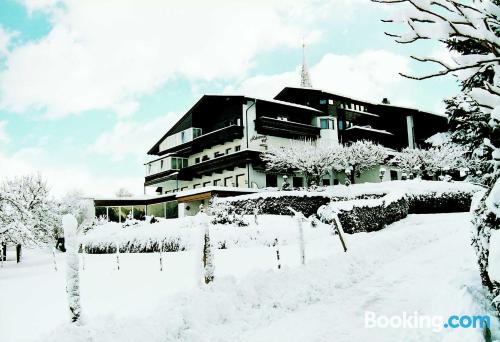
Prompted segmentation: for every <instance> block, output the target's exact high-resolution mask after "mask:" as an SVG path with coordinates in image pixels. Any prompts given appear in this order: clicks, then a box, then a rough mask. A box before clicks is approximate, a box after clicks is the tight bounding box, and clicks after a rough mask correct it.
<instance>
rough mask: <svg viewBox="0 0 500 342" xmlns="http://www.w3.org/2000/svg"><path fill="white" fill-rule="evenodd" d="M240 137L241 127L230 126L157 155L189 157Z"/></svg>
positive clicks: (161, 151)
mask: <svg viewBox="0 0 500 342" xmlns="http://www.w3.org/2000/svg"><path fill="white" fill-rule="evenodd" d="M242 137H243V126H238V125H231V126H227V127H223V128H220V129H218V130H215V131H211V132H207V133H205V134H202V135H199V136H197V137H196V138H193V139H192V140H191V141H188V142H185V143H183V144H180V145H176V146H174V147H171V148H169V149H167V150H161V149H160V153H159V154H167V153H175V154H177V155H182V156H189V155H191V154H193V153H196V152H201V151H203V150H204V149H207V148H210V147H212V146H215V145H219V144H224V143H226V142H228V141H233V140H234V139H241V138H242Z"/></svg>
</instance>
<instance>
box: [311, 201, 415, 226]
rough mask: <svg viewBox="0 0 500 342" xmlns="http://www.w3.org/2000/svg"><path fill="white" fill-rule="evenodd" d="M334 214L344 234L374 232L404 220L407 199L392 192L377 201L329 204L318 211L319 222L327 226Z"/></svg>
mask: <svg viewBox="0 0 500 342" xmlns="http://www.w3.org/2000/svg"><path fill="white" fill-rule="evenodd" d="M336 214H337V215H338V217H339V220H340V223H341V224H342V228H343V229H344V231H345V232H346V233H350V234H352V233H359V232H371V231H376V230H380V229H382V228H384V227H385V226H386V225H388V224H390V223H393V222H396V221H399V220H401V219H403V218H405V217H406V216H407V215H408V199H407V198H406V196H405V194H404V193H402V192H393V193H390V194H388V195H386V196H384V197H381V198H377V199H365V200H350V201H339V202H331V203H330V204H328V205H324V206H322V207H321V208H320V209H319V210H318V216H319V218H320V220H321V221H322V222H324V223H328V224H331V223H332V222H333V219H334V215H336Z"/></svg>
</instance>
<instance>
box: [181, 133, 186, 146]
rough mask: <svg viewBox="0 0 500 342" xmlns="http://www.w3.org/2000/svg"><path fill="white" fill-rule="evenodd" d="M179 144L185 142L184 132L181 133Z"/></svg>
mask: <svg viewBox="0 0 500 342" xmlns="http://www.w3.org/2000/svg"><path fill="white" fill-rule="evenodd" d="M181 142H182V143H183V144H184V143H185V142H186V132H185V131H182V132H181Z"/></svg>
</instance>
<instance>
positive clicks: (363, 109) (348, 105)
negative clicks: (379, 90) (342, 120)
mask: <svg viewBox="0 0 500 342" xmlns="http://www.w3.org/2000/svg"><path fill="white" fill-rule="evenodd" d="M340 108H343V109H354V110H357V111H359V112H368V109H367V108H366V106H363V105H360V104H356V103H350V102H346V103H341V104H340Z"/></svg>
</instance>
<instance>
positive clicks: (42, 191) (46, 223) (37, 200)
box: [0, 175, 60, 248]
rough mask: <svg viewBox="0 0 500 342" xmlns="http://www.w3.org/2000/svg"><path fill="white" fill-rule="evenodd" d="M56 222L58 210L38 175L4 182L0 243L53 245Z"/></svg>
mask: <svg viewBox="0 0 500 342" xmlns="http://www.w3.org/2000/svg"><path fill="white" fill-rule="evenodd" d="M58 220H59V216H58V214H57V207H56V205H55V203H54V202H53V201H52V200H51V199H50V198H49V190H48V187H47V184H46V183H45V181H44V180H43V179H42V178H41V176H40V175H28V176H22V177H19V178H14V179H10V180H6V181H5V182H4V183H3V184H2V185H1V186H0V241H2V242H6V243H12V244H15V245H17V246H21V245H24V246H36V245H43V244H47V243H50V242H53V241H54V240H55V229H56V227H57V226H58V225H59V224H60V223H59V222H58ZM18 248H19V247H18Z"/></svg>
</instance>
